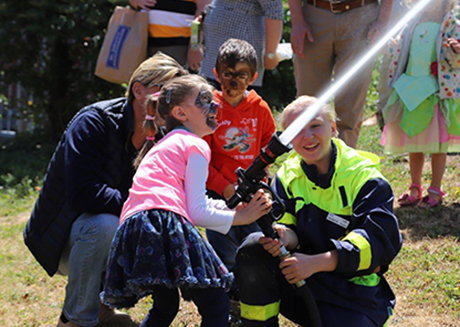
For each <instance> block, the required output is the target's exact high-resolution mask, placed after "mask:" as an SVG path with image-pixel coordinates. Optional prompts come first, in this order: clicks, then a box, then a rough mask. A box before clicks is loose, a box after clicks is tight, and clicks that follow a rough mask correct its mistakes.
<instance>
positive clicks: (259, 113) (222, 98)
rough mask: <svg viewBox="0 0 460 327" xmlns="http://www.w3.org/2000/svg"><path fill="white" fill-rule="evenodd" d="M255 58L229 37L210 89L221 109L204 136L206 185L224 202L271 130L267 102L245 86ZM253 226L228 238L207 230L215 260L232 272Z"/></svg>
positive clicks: (233, 230) (252, 73) (234, 230)
mask: <svg viewBox="0 0 460 327" xmlns="http://www.w3.org/2000/svg"><path fill="white" fill-rule="evenodd" d="M256 71H257V54H256V51H255V50H254V48H253V47H252V45H250V44H249V43H248V42H246V41H243V40H238V39H229V40H227V41H226V42H225V43H224V44H222V46H221V47H220V48H219V53H218V55H217V59H216V67H215V68H214V74H215V76H216V79H217V81H218V82H219V83H220V86H221V89H222V91H217V90H216V91H214V101H216V102H218V103H219V104H220V105H221V107H220V108H219V113H218V117H217V120H218V122H217V129H216V131H215V132H214V133H213V134H211V135H208V136H206V137H204V139H205V140H206V141H207V142H208V144H209V146H210V148H211V163H210V166H209V177H208V181H207V184H206V188H207V189H208V195H209V196H210V197H213V198H221V199H222V198H223V199H228V198H229V197H230V196H231V195H232V194H233V192H234V189H235V185H236V179H237V177H236V174H235V170H236V169H237V168H238V167H242V168H243V169H246V168H247V167H248V166H249V165H250V164H251V163H252V161H253V160H254V159H255V158H256V157H257V155H258V154H259V152H260V150H261V149H262V148H263V147H265V146H266V145H267V143H268V141H269V140H270V139H271V137H272V135H273V133H274V132H275V130H276V126H275V120H274V119H273V116H272V113H271V111H270V107H269V106H268V104H267V103H266V102H265V101H264V100H263V99H262V98H261V97H260V96H259V95H258V94H257V93H256V92H255V91H254V90H251V91H248V90H247V88H248V86H249V85H251V84H252V83H253V82H254V81H255V80H256V78H257V72H256ZM258 230H260V228H259V227H258V225H257V223H252V224H251V225H247V226H233V227H232V228H231V229H230V231H229V232H228V234H226V235H222V234H220V233H217V232H214V231H211V230H207V231H206V235H207V237H208V240H209V242H210V243H211V244H212V246H213V247H214V249H215V250H216V252H217V254H218V255H219V257H220V258H221V259H222V261H223V262H224V263H225V264H226V265H227V267H228V268H229V269H230V270H233V266H234V264H235V255H236V249H237V247H238V246H239V244H240V243H241V241H242V240H243V238H244V237H246V236H247V235H248V234H250V233H251V232H253V231H258Z"/></svg>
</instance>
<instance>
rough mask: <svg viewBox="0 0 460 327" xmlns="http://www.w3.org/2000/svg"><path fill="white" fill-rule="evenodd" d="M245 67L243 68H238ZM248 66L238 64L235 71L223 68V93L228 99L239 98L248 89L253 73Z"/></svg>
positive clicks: (221, 77)
mask: <svg viewBox="0 0 460 327" xmlns="http://www.w3.org/2000/svg"><path fill="white" fill-rule="evenodd" d="M238 66H243V67H238ZM246 66H247V65H246V64H241V63H239V64H237V65H236V67H235V69H233V68H230V67H223V68H222V69H221V70H220V72H219V79H220V82H221V88H222V91H223V92H224V93H225V95H226V96H228V97H231V98H233V97H237V96H240V95H242V94H243V93H244V92H245V91H246V88H247V87H248V85H249V83H250V81H251V78H252V73H251V70H250V69H249V67H246Z"/></svg>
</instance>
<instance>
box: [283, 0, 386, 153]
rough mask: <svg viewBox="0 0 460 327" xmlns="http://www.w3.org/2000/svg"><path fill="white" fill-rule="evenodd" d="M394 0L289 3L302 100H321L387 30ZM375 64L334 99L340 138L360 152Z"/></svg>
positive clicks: (295, 63) (297, 84) (370, 64)
mask: <svg viewBox="0 0 460 327" xmlns="http://www.w3.org/2000/svg"><path fill="white" fill-rule="evenodd" d="M392 4H393V0H381V4H380V5H379V3H378V0H350V1H342V2H335V1H334V2H332V1H327V0H306V1H305V3H304V5H303V6H302V1H301V0H289V8H290V11H291V19H292V32H291V45H292V49H293V51H294V74H295V79H296V87H297V96H301V95H310V96H316V97H320V96H321V94H322V93H323V92H324V91H325V90H326V89H327V88H328V87H329V86H330V84H331V82H332V81H333V79H340V77H341V75H343V74H345V73H346V72H347V70H348V69H349V67H351V66H352V65H353V63H355V62H356V61H357V60H358V59H359V56H361V55H362V54H364V53H365V51H366V49H368V48H370V46H371V45H372V43H373V42H375V40H377V39H378V38H379V37H380V36H381V33H382V32H383V31H384V30H385V29H386V27H387V25H388V21H389V17H390V14H391V7H392ZM372 70H373V62H368V63H367V64H366V65H364V66H363V67H362V68H361V70H360V72H359V73H358V74H356V76H354V77H353V78H352V79H351V80H350V81H349V82H348V83H347V84H346V85H345V87H343V88H342V89H341V90H339V92H338V93H337V94H336V95H335V99H334V102H335V110H336V112H337V115H338V118H339V120H338V122H337V127H338V130H339V137H340V138H341V139H342V140H344V141H345V142H346V143H347V145H349V146H351V147H356V144H357V142H358V136H359V131H360V129H361V123H362V116H363V108H364V104H365V100H366V95H367V90H368V88H369V84H370V82H371V78H372Z"/></svg>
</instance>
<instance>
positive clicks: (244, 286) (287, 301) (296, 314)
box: [235, 233, 376, 327]
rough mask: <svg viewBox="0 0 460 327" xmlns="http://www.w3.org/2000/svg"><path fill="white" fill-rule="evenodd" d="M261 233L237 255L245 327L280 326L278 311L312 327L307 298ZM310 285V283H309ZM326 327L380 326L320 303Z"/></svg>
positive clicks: (354, 314) (346, 310)
mask: <svg viewBox="0 0 460 327" xmlns="http://www.w3.org/2000/svg"><path fill="white" fill-rule="evenodd" d="M260 236H262V234H261V233H254V234H251V235H249V236H248V238H247V239H246V240H245V241H244V242H243V244H242V245H241V246H240V248H239V249H238V253H237V256H236V266H235V274H236V283H237V285H238V288H239V290H240V299H241V318H242V320H243V326H244V327H259V326H270V327H277V326H279V324H278V312H279V313H281V314H282V315H283V316H285V317H286V318H288V319H289V320H291V321H293V322H295V323H297V324H299V325H302V326H308V323H309V318H308V315H307V309H306V307H305V304H304V302H303V298H302V297H301V296H300V295H299V294H297V292H296V289H295V287H294V286H293V285H291V284H289V283H288V282H287V281H286V279H285V278H284V276H283V274H282V273H281V270H280V269H279V267H278V265H279V259H278V258H274V257H272V256H271V255H270V254H269V253H268V252H266V251H265V250H264V249H263V247H262V246H261V245H260V244H259V242H258V241H259V238H260ZM307 286H308V284H307ZM317 306H318V310H319V314H320V316H321V322H322V327H337V326H346V327H376V324H375V323H374V322H373V321H372V320H371V319H369V318H368V317H367V316H365V315H363V314H362V313H359V312H356V311H352V310H349V309H346V308H342V307H339V306H336V305H334V304H330V303H323V302H317Z"/></svg>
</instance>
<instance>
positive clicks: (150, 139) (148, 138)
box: [145, 136, 155, 141]
mask: <svg viewBox="0 0 460 327" xmlns="http://www.w3.org/2000/svg"><path fill="white" fill-rule="evenodd" d="M145 139H146V140H147V141H155V136H146V137H145Z"/></svg>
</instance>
